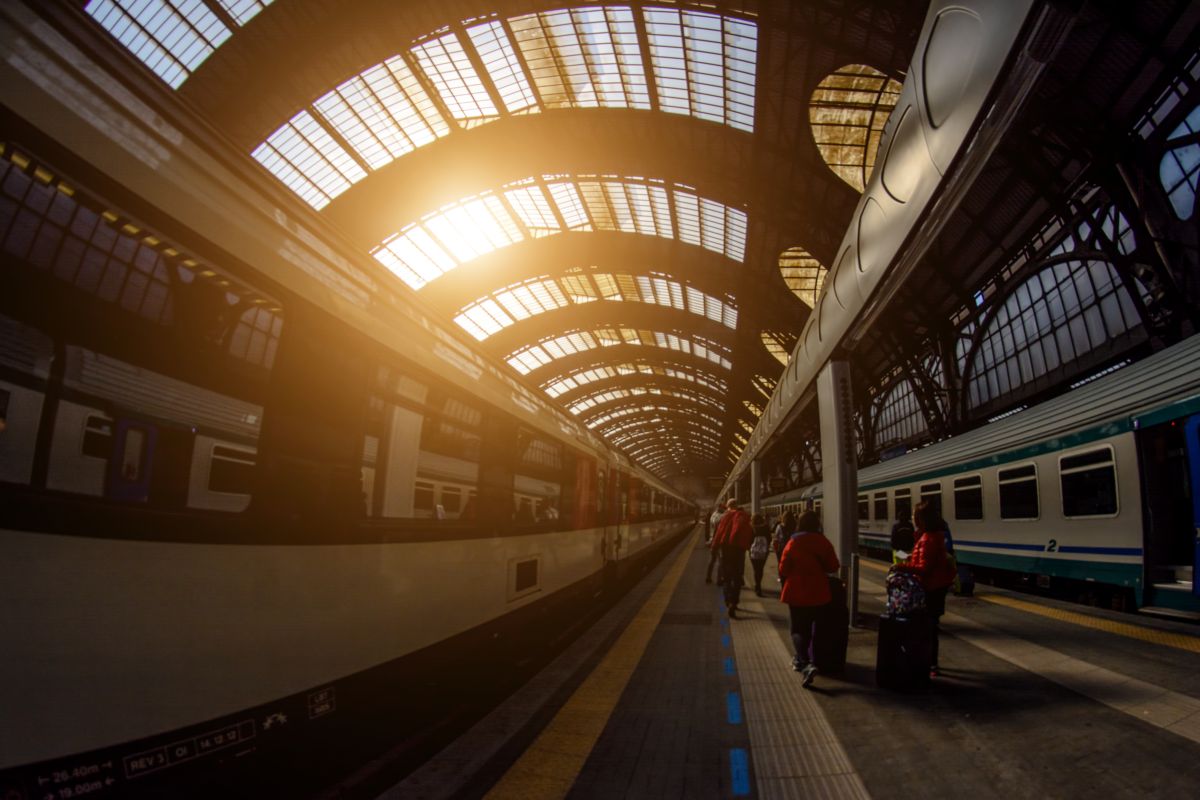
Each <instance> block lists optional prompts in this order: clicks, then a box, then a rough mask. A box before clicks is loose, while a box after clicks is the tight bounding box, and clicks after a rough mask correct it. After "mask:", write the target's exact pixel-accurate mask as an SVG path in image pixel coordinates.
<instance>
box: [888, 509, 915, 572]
mask: <svg viewBox="0 0 1200 800" xmlns="http://www.w3.org/2000/svg"><path fill="white" fill-rule="evenodd" d="M911 517H912V515H911V514H910V513H909V511H908V509H907V508H900V509H897V510H896V524H894V525H892V542H891V544H892V563H893V564H899V563H900V562H901V561H903V560H904V559H906V558H908V554H909V553H911V552H912V549H913V545H914V544H916V534H915V533H914V531H913V526H912V519H911Z"/></svg>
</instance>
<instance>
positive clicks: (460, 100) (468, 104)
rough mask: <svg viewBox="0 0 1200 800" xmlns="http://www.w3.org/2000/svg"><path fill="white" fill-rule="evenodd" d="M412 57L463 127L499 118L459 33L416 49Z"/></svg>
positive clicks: (447, 35) (413, 50)
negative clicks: (464, 50) (463, 47)
mask: <svg viewBox="0 0 1200 800" xmlns="http://www.w3.org/2000/svg"><path fill="white" fill-rule="evenodd" d="M412 54H413V55H414V56H415V57H416V59H417V63H418V64H419V65H420V67H421V70H422V71H423V72H424V73H425V76H426V77H427V78H428V79H429V81H430V82H431V83H432V84H433V86H434V88H435V89H436V90H437V92H438V94H439V95H440V96H441V98H442V102H443V103H444V104H445V105H446V108H447V109H448V110H449V111H450V114H451V115H452V116H453V117H454V119H456V120H457V121H458V122H459V123H461V124H462V125H463V127H466V128H471V127H474V126H476V125H481V124H483V123H484V122H488V121H490V120H492V119H495V118H496V117H497V116H499V112H498V111H497V110H496V106H495V104H494V103H493V102H492V98H491V97H490V96H488V93H487V89H485V88H484V86H483V82H482V81H480V79H479V75H478V74H477V73H476V72H475V68H474V67H473V66H471V60H470V59H469V58H467V54H466V53H465V52H463V49H462V45H461V44H459V41H458V37H457V36H456V35H455V34H453V33H447V34H446V35H445V36H440V37H438V38H436V39H430V40H429V41H426V42H422V43H421V44H418V45H416V46H414V47H413V48H412Z"/></svg>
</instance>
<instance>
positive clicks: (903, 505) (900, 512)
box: [896, 489, 912, 519]
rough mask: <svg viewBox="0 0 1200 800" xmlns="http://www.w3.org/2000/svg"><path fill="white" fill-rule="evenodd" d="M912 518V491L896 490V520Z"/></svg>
mask: <svg viewBox="0 0 1200 800" xmlns="http://www.w3.org/2000/svg"><path fill="white" fill-rule="evenodd" d="M901 516H903V517H906V518H909V519H911V518H912V489H897V490H896V519H900V517H901Z"/></svg>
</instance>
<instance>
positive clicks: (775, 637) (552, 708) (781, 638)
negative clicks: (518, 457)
mask: <svg viewBox="0 0 1200 800" xmlns="http://www.w3.org/2000/svg"><path fill="white" fill-rule="evenodd" d="M707 562H708V551H707V550H706V549H705V548H704V543H703V531H702V529H698V530H697V531H695V532H693V533H692V534H690V535H689V536H688V537H687V538H686V539H685V540H684V541H683V542H681V543H680V544H679V545H678V546H677V547H676V548H675V549H674V550H673V551H672V552H671V553H670V554H669V555H668V556H667V557H666V558H665V559H664V560H663V561H662V562H661V563H660V564H659V565H658V566H657V567H656V568H655V569H654V570H652V571H651V572H650V573H649V574H648V575H647V576H646V577H645V578H644V579H643V580H642V581H641V582H640V583H639V584H638V586H637V587H636V588H635V589H634V591H632V592H631V593H630V594H629V595H628V596H627V597H626V598H624V599H623V600H622V602H621V603H620V604H619V605H617V606H616V607H614V608H613V609H612V610H611V611H610V612H609V613H608V614H606V615H605V617H604V618H603V619H602V620H601V621H600V622H599V623H598V624H597V625H596V626H594V627H593V628H591V629H590V630H589V631H588V632H587V633H586V634H584V635H583V636H582V637H581V638H580V639H578V640H577V641H576V642H575V643H574V644H573V645H572V646H571V647H570V648H568V649H567V650H566V651H565V652H564V653H562V655H560V656H559V657H558V658H557V660H555V661H554V662H553V663H551V664H550V665H549V666H548V667H547V668H545V669H544V670H543V671H542V672H541V673H540V674H539V675H538V676H537V677H536V678H535V679H534V680H532V681H531V682H530V683H529V684H527V685H526V686H525V687H524V688H523V689H521V690H520V691H518V692H517V693H516V694H514V695H513V696H512V697H510V698H509V699H508V700H507V701H506V702H505V703H503V704H502V705H501V706H499V707H498V708H496V709H495V710H494V711H492V712H491V713H490V714H489V715H488V716H487V717H486V718H484V719H483V720H482V721H481V722H479V723H478V724H477V725H475V726H474V727H473V728H472V729H471V730H470V731H468V732H467V733H466V734H465V735H463V736H462V737H460V738H459V739H458V740H457V741H455V742H454V743H453V744H451V745H450V746H449V747H447V748H446V749H445V750H444V751H442V752H441V753H440V754H439V755H437V756H436V757H434V758H433V759H431V760H430V761H429V762H427V763H426V764H425V765H424V766H422V767H421V768H419V769H417V770H416V771H415V772H413V773H411V774H410V775H408V777H407V778H405V779H404V780H403V781H401V782H400V783H398V784H396V785H395V786H393V787H392V788H391V789H390V790H388V791H386V792H385V793H384V794H383V795H382V797H384V798H450V797H455V798H467V797H489V798H543V797H571V798H614V797H623V798H643V797H645V798H651V797H653V798H664V797H679V798H709V797H711V798H726V797H752V798H753V797H758V798H801V797H803V798H822V797H824V798H867V797H875V798H886V797H914V796H915V797H946V798H949V797H973V798H992V797H995V798H1013V797H1064V798H1065V797H1093V796H1104V797H1108V798H1120V797H1147V796H1156V797H1171V796H1179V797H1186V796H1194V793H1195V788H1196V786H1198V785H1200V629H1198V628H1196V627H1194V626H1189V625H1187V624H1185V623H1179V622H1173V621H1169V620H1158V619H1147V618H1143V617H1139V616H1135V615H1130V614H1122V613H1118V612H1108V611H1104V610H1098V609H1093V608H1087V607H1081V606H1075V605H1071V604H1068V603H1063V602H1058V601H1054V600H1049V599H1045V598H1041V597H1033V596H1029V595H1023V594H1018V593H1014V592H1009V591H1004V590H1001V589H996V588H993V587H988V586H980V587H978V590H977V592H976V596H975V597H972V598H961V597H951V598H949V600H948V603H947V613H946V616H945V617H944V618H943V625H942V628H943V633H942V643H941V658H940V661H941V667H942V674H941V676H940V677H938V678H935V679H934V680H933V682H932V685H931V687H930V688H929V690H928V691H923V692H920V693H913V694H899V693H895V692H891V691H888V690H885V689H880V688H877V687H876V685H875V676H874V665H875V652H876V635H877V634H876V631H875V630H873V629H872V628H871V627H870V625H869V623H870V621H871V620H872V619H878V615H879V613H880V612H881V611H882V609H883V596H884V594H883V588H882V582H883V577H884V574H885V567H884V565H882V564H878V563H874V562H868V561H863V562H862V564H863V568H862V570H861V576H860V582H859V585H860V608H859V616H858V622H859V623H860V624H862V623H866V624H865V625H863V626H862V627H855V628H853V629H852V630H851V633H850V644H849V651H848V660H847V667H846V670H845V672H844V674H841V675H825V674H820V675H818V676H817V678H816V681H815V682H814V684H813V685H812V687H811V688H810V689H804V688H802V687H801V680H800V676H799V675H798V674H797V673H795V672H793V671H792V669H791V664H790V660H791V644H790V639H789V636H788V631H787V609H786V607H785V606H783V605H782V604H780V603H779V602H778V601H777V599H776V598H777V592H776V591H775V589H776V585H775V583H774V578H773V573H772V568H773V566H774V559H772V560H771V561H770V562H768V567H767V573H768V574H769V575H772V577H771V578H769V579H768V580H766V581H764V595H765V596H763V597H761V598H760V597H756V596H755V594H754V592H753V589H752V587H748V588H747V589H744V590H743V597H742V603H741V607H740V609H739V614H738V618H737V619H733V620H730V619H729V618H728V617H727V616H726V614H725V609H724V605H723V602H722V599H721V595H720V590H719V588H718V587H717V586H716V585H715V584H707V583H705V580H704V577H705V567H706V565H707ZM747 575H749V565H747ZM768 584H770V586H768ZM768 588H769V589H770V590H771V591H766V589H768ZM485 668H486V665H481V669H485Z"/></svg>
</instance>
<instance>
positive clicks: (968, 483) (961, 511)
mask: <svg viewBox="0 0 1200 800" xmlns="http://www.w3.org/2000/svg"><path fill="white" fill-rule="evenodd" d="M954 518H955V519H983V477H982V476H980V475H969V476H967V477H965V478H955V479H954Z"/></svg>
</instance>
